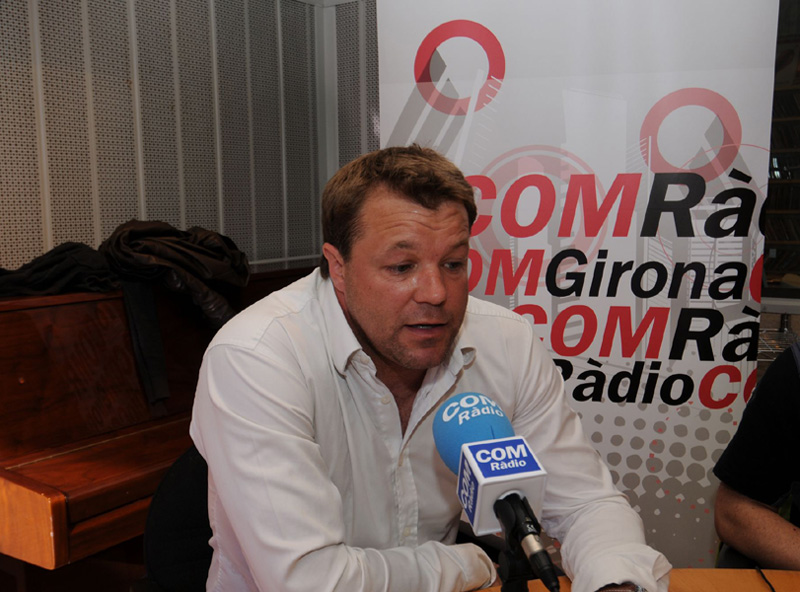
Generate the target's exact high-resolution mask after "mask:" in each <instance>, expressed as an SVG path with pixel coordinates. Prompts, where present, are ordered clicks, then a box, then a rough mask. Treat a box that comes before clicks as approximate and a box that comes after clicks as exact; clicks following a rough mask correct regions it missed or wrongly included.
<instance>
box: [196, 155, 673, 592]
mask: <svg viewBox="0 0 800 592" xmlns="http://www.w3.org/2000/svg"><path fill="white" fill-rule="evenodd" d="M322 211H323V234H324V241H325V244H324V245H323V260H322V262H321V267H320V269H319V270H317V271H314V272H313V273H312V274H311V275H310V276H308V277H306V278H304V279H302V280H300V281H298V282H296V283H295V284H293V285H291V286H289V287H287V288H286V289H284V290H281V291H280V292H277V293H275V294H272V295H270V296H269V297H267V298H265V299H263V300H262V301H260V302H258V303H256V304H255V305H254V306H252V307H250V308H249V309H248V310H246V311H244V312H243V313H242V314H240V315H239V316H237V317H236V318H234V319H233V320H232V321H230V322H229V323H228V324H227V325H226V326H225V327H223V329H222V330H221V331H220V333H219V334H218V335H217V336H216V337H215V339H214V341H213V342H212V343H211V345H210V346H209V348H208V351H207V352H206V356H205V360H204V363H203V367H202V369H201V373H200V379H199V384H198V389H197V397H196V402H195V408H194V415H193V420H192V426H191V433H192V437H193V438H194V440H195V442H196V444H197V447H198V449H199V450H200V452H201V453H202V454H203V456H204V457H205V458H206V460H207V461H208V465H209V515H210V518H211V524H212V528H213V532H214V536H213V538H212V541H211V543H212V546H213V548H214V559H213V563H212V567H211V571H210V573H209V580H208V582H209V583H208V589H209V590H213V591H225V592H234V591H239V590H267V589H269V590H287V591H289V590H291V591H305V590H308V591H314V592H316V591H318V590H336V591H346V592H357V591H362V590H363V591H378V590H381V591H383V590H386V591H392V592H399V591H404V592H405V591H407V592H422V591H442V592H451V591H460V590H474V589H478V588H481V587H487V586H490V585H491V584H492V583H493V581H494V578H495V571H494V567H493V565H492V563H491V561H490V560H489V559H488V557H487V556H486V555H485V554H484V553H483V551H481V550H480V549H479V548H478V547H476V546H474V545H471V544H465V545H453V544H451V543H453V541H454V540H455V536H456V531H457V528H458V522H459V517H460V513H461V507H460V505H459V502H458V499H457V497H456V476H455V475H453V474H452V472H450V471H449V470H448V469H447V468H446V466H445V464H444V463H443V462H442V460H441V459H440V458H439V456H438V453H437V452H436V449H435V446H434V442H433V433H432V424H433V418H434V415H435V414H436V411H437V409H438V407H439V405H440V404H441V403H442V402H443V401H444V400H445V399H447V398H448V397H450V396H451V395H453V394H457V393H460V392H464V391H475V392H481V393H485V394H487V395H489V396H491V397H492V398H494V399H495V400H496V401H497V402H498V403H499V404H500V406H501V407H502V408H503V410H504V411H505V413H506V414H507V415H508V417H509V418H511V420H512V424H513V425H514V428H515V430H516V432H517V433H518V434H522V435H524V436H526V437H527V438H528V441H529V443H530V444H531V447H532V448H533V449H534V450H535V451H536V453H537V455H538V456H539V458H540V459H541V461H542V463H543V464H544V465H545V467H547V470H548V473H549V477H548V486H547V492H546V496H545V500H544V511H543V515H542V516H541V518H542V523H543V525H544V527H545V528H546V529H547V530H548V532H549V534H550V535H552V536H555V537H557V538H559V539H560V540H561V542H562V557H563V562H564V568H565V570H566V572H567V574H568V575H570V577H571V578H572V579H573V590H575V592H589V591H594V590H598V589H600V588H603V587H604V586H607V585H609V584H619V585H615V586H611V587H610V588H608V589H613V590H635V589H637V588H636V587H635V586H634V584H629V583H627V582H635V583H636V584H639V585H642V586H644V587H645V588H648V589H649V590H650V591H651V592H655V590H660V591H661V592H665V591H666V589H667V579H668V576H667V574H668V571H669V563H668V562H667V561H666V559H665V558H664V557H663V556H662V555H660V554H658V553H657V552H655V551H654V550H652V549H650V548H649V547H647V546H646V545H645V543H644V536H643V532H642V525H641V521H640V520H639V517H638V516H637V515H636V514H635V513H634V512H633V510H632V509H631V507H630V505H629V504H628V503H627V501H626V500H625V498H624V497H623V496H622V494H620V493H619V492H618V491H617V490H616V489H615V488H614V487H613V485H612V482H611V478H610V476H609V472H608V470H607V469H606V467H605V466H603V465H602V463H601V462H600V460H599V457H598V455H597V453H596V452H595V451H594V450H593V449H592V447H591V446H590V445H589V443H588V442H587V440H586V439H585V437H584V435H583V432H582V430H581V426H580V423H579V420H578V418H577V416H576V414H575V413H574V412H573V411H572V410H571V409H570V408H569V406H568V405H567V402H566V400H565V396H564V391H563V383H562V380H561V377H560V375H559V373H558V371H557V369H556V368H555V366H554V364H553V362H552V360H551V359H550V357H549V356H548V354H547V352H546V351H545V350H544V348H543V346H542V344H541V342H540V340H539V338H538V337H536V335H535V334H534V333H533V331H532V329H531V326H530V324H529V323H527V322H526V321H525V320H524V319H522V318H521V317H520V316H518V315H516V314H514V313H512V312H510V311H508V310H506V309H504V308H501V307H499V306H495V305H492V304H489V303H486V302H482V301H479V300H476V299H472V298H470V297H468V295H467V291H468V282H467V280H468V270H467V264H468V253H469V235H470V228H471V226H472V222H473V221H474V220H475V216H476V209H475V203H474V198H473V190H472V187H471V186H470V185H469V184H468V183H467V181H466V180H465V179H464V176H463V175H462V173H461V172H460V171H459V170H458V169H457V168H456V167H455V166H454V165H453V164H452V163H450V162H449V161H448V160H446V159H445V158H444V157H442V156H441V155H439V154H437V153H436V152H434V151H433V150H430V149H425V148H420V147H418V146H412V147H409V148H387V149H385V150H380V151H377V152H374V153H371V154H367V155H365V156H362V157H361V158H359V159H356V160H355V161H354V162H352V163H350V164H349V165H346V166H345V167H344V168H343V169H342V170H340V171H339V172H338V173H337V174H336V175H334V177H333V178H332V179H331V180H330V182H329V183H328V184H327V186H326V188H325V191H324V193H323V197H322Z"/></svg>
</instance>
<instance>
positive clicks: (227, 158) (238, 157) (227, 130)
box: [216, 0, 253, 259]
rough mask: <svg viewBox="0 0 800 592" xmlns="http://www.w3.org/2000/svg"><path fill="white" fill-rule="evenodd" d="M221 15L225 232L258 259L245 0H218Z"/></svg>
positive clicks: (219, 56)
mask: <svg viewBox="0 0 800 592" xmlns="http://www.w3.org/2000/svg"><path fill="white" fill-rule="evenodd" d="M216 18H217V71H218V73H219V102H220V113H219V116H220V123H221V128H222V188H223V203H224V208H225V234H226V235H227V236H229V237H230V238H231V239H232V240H233V241H234V242H235V243H236V246H238V247H239V249H240V250H242V251H244V252H245V253H247V255H248V257H250V258H251V259H252V248H251V245H252V236H253V225H252V195H251V189H250V115H249V111H248V110H249V106H248V95H247V61H246V60H247V44H246V42H245V31H246V29H245V27H246V23H245V14H244V3H243V2H242V1H241V0H236V1H234V0H230V1H226V2H218V3H217V5H216Z"/></svg>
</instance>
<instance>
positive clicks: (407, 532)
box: [403, 526, 411, 538]
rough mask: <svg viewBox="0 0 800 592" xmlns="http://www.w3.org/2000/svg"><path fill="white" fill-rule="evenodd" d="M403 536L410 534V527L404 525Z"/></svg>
mask: <svg viewBox="0 0 800 592" xmlns="http://www.w3.org/2000/svg"><path fill="white" fill-rule="evenodd" d="M403 536H404V537H406V538H408V537H410V536H411V528H410V527H408V526H406V527H405V528H404V529H403Z"/></svg>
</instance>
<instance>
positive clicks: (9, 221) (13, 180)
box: [0, 2, 43, 269]
mask: <svg viewBox="0 0 800 592" xmlns="http://www.w3.org/2000/svg"><path fill="white" fill-rule="evenodd" d="M33 85H34V82H33V65H32V58H31V40H30V28H29V17H28V5H27V3H22V2H0V268H4V269H17V268H18V267H20V266H21V265H23V264H24V263H27V262H28V261H30V260H31V259H33V258H34V257H36V256H38V255H40V254H41V253H42V248H43V240H42V202H41V185H40V183H39V156H38V145H37V136H36V111H35V109H34V98H33V97H34V96H33V89H34V86H33Z"/></svg>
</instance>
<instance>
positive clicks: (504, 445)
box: [433, 392, 559, 592]
mask: <svg viewBox="0 0 800 592" xmlns="http://www.w3.org/2000/svg"><path fill="white" fill-rule="evenodd" d="M433 440H434V442H435V444H436V450H437V451H438V452H439V456H440V457H441V458H442V461H444V463H445V465H447V467H448V468H449V469H450V470H451V471H453V473H455V474H457V475H458V486H457V493H458V499H459V501H460V502H461V505H462V506H463V507H464V513H465V514H466V516H467V519H468V520H469V523H470V525H471V526H472V530H473V532H474V533H475V534H476V535H477V536H483V535H486V534H493V533H496V532H499V531H500V530H502V531H503V533H504V534H505V537H506V541H507V543H508V545H509V548H512V549H515V550H521V551H522V552H523V553H524V554H525V556H526V557H527V559H528V561H529V563H530V566H531V568H532V569H533V571H534V573H535V574H536V575H537V576H538V577H539V578H540V579H541V580H542V583H544V585H545V586H546V587H547V589H548V590H550V591H551V592H558V590H559V583H558V576H557V574H556V571H555V567H554V566H553V563H552V561H551V560H550V556H549V555H548V553H547V550H546V549H545V548H544V546H543V545H542V543H541V541H540V540H539V533H540V532H541V526H540V525H539V522H538V521H537V520H536V513H537V512H538V513H541V510H542V499H543V498H544V485H545V479H546V477H547V472H546V471H545V470H544V468H543V467H542V465H541V463H540V462H539V461H538V460H537V459H536V456H535V455H534V454H533V451H532V450H531V449H530V447H529V446H528V443H527V442H526V441H525V438H523V437H522V436H516V435H515V434H514V428H513V427H512V426H511V422H510V421H509V420H508V417H507V416H506V414H505V413H504V412H503V410H502V409H501V408H500V406H499V405H498V404H497V403H496V402H495V401H494V400H492V398H491V397H488V396H486V395H483V394H480V393H470V392H467V393H461V394H458V395H454V396H453V397H451V398H450V399H448V400H447V401H446V402H445V403H444V404H442V406H441V407H440V408H439V410H438V411H437V413H436V416H435V417H434V420H433Z"/></svg>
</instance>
